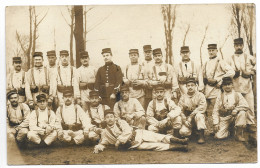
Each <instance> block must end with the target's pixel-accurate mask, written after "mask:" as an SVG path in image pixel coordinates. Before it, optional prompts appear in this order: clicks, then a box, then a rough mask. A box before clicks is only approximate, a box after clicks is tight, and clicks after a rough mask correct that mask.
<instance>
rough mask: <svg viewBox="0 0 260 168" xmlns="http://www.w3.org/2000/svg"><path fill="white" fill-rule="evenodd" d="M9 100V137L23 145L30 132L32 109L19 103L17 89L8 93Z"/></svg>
mask: <svg viewBox="0 0 260 168" xmlns="http://www.w3.org/2000/svg"><path fill="white" fill-rule="evenodd" d="M7 99H8V100H9V101H10V104H9V105H8V107H7V136H8V138H10V139H16V141H17V142H18V144H22V142H24V141H25V139H26V136H27V133H28V131H29V129H28V128H29V123H28V116H29V115H30V108H29V107H28V106H27V105H26V104H24V103H18V101H19V95H18V93H17V90H16V89H13V90H10V91H9V92H8V93H7Z"/></svg>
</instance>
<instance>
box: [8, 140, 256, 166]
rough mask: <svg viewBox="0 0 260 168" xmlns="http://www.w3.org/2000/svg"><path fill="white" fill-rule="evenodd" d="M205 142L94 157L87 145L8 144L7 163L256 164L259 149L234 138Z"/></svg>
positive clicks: (90, 147) (109, 152)
mask: <svg viewBox="0 0 260 168" xmlns="http://www.w3.org/2000/svg"><path fill="white" fill-rule="evenodd" d="M206 140H207V142H206V143H205V144H203V145H199V144H197V143H196V141H195V140H191V141H190V143H189V151H188V152H180V151H163V152H156V151H137V150H133V151H117V150H116V149H114V148H111V147H110V148H108V149H105V151H104V152H101V153H99V154H93V153H92V152H93V146H86V145H82V146H66V147H60V146H50V147H47V148H31V149H22V150H19V149H18V148H17V146H16V144H15V143H13V142H10V141H9V142H8V149H7V157H8V158H7V161H8V165H21V164H29V165H39V164H43V165H50V164H58V165H60V164H65V165H66V164H140V163H146V164H149V163H153V164H156V163H254V162H257V148H250V147H249V146H248V145H247V144H245V143H244V144H243V143H241V142H237V141H236V140H234V138H229V139H226V140H221V141H216V140H214V139H213V137H206Z"/></svg>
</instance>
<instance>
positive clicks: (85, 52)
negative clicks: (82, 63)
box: [79, 51, 89, 58]
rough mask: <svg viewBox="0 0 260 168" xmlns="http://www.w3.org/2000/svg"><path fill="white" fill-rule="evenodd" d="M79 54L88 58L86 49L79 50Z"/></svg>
mask: <svg viewBox="0 0 260 168" xmlns="http://www.w3.org/2000/svg"><path fill="white" fill-rule="evenodd" d="M79 55H80V58H88V57H89V55H88V52H87V51H81V52H80V53H79Z"/></svg>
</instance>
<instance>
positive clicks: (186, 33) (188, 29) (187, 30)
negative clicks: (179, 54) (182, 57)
mask: <svg viewBox="0 0 260 168" xmlns="http://www.w3.org/2000/svg"><path fill="white" fill-rule="evenodd" d="M189 31H190V24H188V27H187V29H186V31H185V34H184V38H183V42H182V46H185V43H186V38H187V35H188V33H189Z"/></svg>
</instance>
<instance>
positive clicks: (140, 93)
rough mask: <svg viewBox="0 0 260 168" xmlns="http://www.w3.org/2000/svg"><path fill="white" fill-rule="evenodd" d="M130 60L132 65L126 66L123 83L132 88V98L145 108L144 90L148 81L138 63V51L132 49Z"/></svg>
mask: <svg viewBox="0 0 260 168" xmlns="http://www.w3.org/2000/svg"><path fill="white" fill-rule="evenodd" d="M129 58H130V60H131V64H129V65H127V66H126V70H125V73H124V78H123V81H124V83H125V84H126V85H129V86H130V87H129V89H130V95H129V96H130V98H136V99H137V100H139V102H140V103H141V105H142V106H143V107H144V100H145V99H144V89H143V88H144V86H145V85H146V81H145V80H144V73H143V67H142V65H141V64H139V63H138V58H139V52H138V49H130V50H129Z"/></svg>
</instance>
